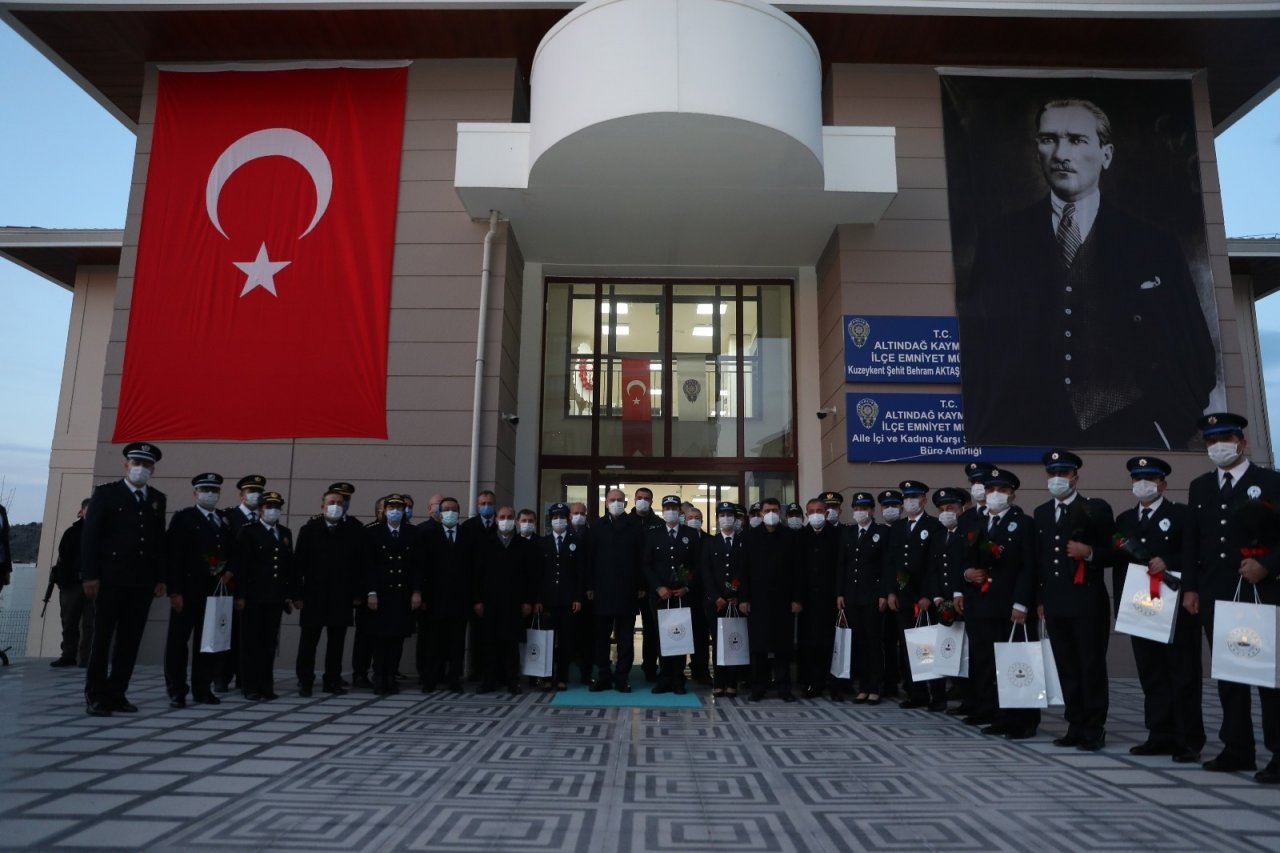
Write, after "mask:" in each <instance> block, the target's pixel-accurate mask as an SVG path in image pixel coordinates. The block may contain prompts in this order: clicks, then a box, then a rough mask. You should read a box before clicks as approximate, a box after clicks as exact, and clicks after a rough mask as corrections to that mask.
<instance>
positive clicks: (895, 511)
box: [880, 506, 902, 524]
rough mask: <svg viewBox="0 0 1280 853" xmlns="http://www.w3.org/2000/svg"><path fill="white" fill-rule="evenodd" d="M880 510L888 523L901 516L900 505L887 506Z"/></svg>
mask: <svg viewBox="0 0 1280 853" xmlns="http://www.w3.org/2000/svg"><path fill="white" fill-rule="evenodd" d="M880 512H881V514H882V515H883V516H884V520H885V521H887V522H889V523H890V524H892V523H893V522H895V521H897V520H898V519H899V518H901V517H902V508H901V507H896V506H887V507H885V508H884V509H882V510H881V511H880Z"/></svg>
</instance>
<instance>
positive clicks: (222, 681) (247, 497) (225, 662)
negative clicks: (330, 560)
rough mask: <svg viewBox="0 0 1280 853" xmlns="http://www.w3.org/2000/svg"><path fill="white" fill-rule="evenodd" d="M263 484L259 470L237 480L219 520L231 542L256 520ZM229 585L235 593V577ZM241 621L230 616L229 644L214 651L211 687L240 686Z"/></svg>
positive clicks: (217, 689) (264, 485) (236, 616)
mask: <svg viewBox="0 0 1280 853" xmlns="http://www.w3.org/2000/svg"><path fill="white" fill-rule="evenodd" d="M266 488H267V478H266V477H264V476H262V475H261V474H246V475H245V476H243V477H241V478H240V479H239V480H237V481H236V489H237V490H238V492H239V497H240V502H239V503H238V504H236V505H235V506H233V507H228V508H227V509H224V510H222V520H223V521H225V522H226V523H227V527H228V528H229V530H230V533H231V541H232V543H234V542H235V541H236V537H237V536H239V535H240V528H241V527H244V526H245V525H246V524H257V522H258V510H259V507H260V506H261V501H262V493H263V492H264V491H265V490H266ZM228 587H229V588H230V590H231V592H232V593H235V579H234V578H233V579H232V580H231V583H230V584H228ZM242 621H243V620H242V619H241V616H240V614H239V613H236V614H235V615H234V616H233V617H232V618H231V648H230V649H229V650H227V651H225V652H219V653H218V654H216V655H214V661H213V689H214V690H215V691H216V692H218V693H226V692H227V691H229V690H230V689H231V688H232V686H233V684H232V682H237V683H236V684H235V685H234V686H237V687H238V686H239V684H238V679H237V674H238V673H239V671H240V631H241V628H242V626H241V624H240V623H241V622H242Z"/></svg>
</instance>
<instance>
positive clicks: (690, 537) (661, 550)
mask: <svg viewBox="0 0 1280 853" xmlns="http://www.w3.org/2000/svg"><path fill="white" fill-rule="evenodd" d="M669 530H675V539H674V540H673V539H672V537H671V534H670V533H669V532H668V531H669ZM697 574H698V543H697V537H696V536H694V534H693V531H692V530H690V529H689V528H688V527H686V526H684V525H683V524H678V525H676V526H675V527H674V528H668V527H667V526H666V525H665V524H663V525H662V526H661V527H652V528H649V530H648V532H647V533H646V534H645V540H644V576H645V583H646V584H647V589H648V590H649V594H650V595H651V596H652V597H653V598H652V600H653V603H654V606H655V607H663V606H665V605H664V603H663V602H661V601H660V600H659V599H658V587H660V586H665V587H667V588H668V589H670V590H671V591H672V592H674V591H675V590H677V589H679V588H680V587H682V586H687V587H689V592H688V593H687V594H686V596H685V599H684V601H683V602H682V603H683V604H684V606H686V607H688V606H691V605H692V604H693V602H694V598H693V590H694V588H695V587H696V586H697ZM672 606H675V602H672Z"/></svg>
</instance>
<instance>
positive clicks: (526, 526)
mask: <svg viewBox="0 0 1280 853" xmlns="http://www.w3.org/2000/svg"><path fill="white" fill-rule="evenodd" d="M533 527H534V525H533V522H532V521H525V522H521V524H520V535H521V536H532V535H533Z"/></svg>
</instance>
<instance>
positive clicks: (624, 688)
mask: <svg viewBox="0 0 1280 853" xmlns="http://www.w3.org/2000/svg"><path fill="white" fill-rule="evenodd" d="M618 692H619V693H630V692H631V682H630V681H619V682H618Z"/></svg>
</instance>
